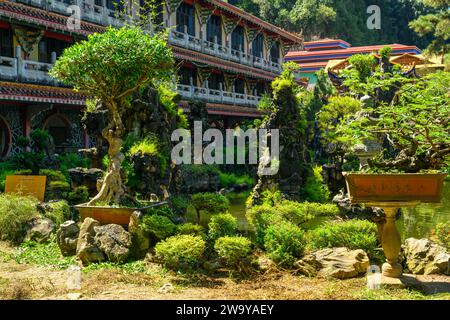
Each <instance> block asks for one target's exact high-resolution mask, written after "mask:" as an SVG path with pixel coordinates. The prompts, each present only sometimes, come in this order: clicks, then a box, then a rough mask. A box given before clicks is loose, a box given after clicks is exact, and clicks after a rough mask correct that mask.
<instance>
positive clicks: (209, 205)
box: [192, 192, 230, 223]
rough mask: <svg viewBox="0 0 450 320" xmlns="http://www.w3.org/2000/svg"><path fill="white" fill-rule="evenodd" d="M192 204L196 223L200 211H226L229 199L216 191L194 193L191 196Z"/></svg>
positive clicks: (213, 212) (228, 206) (211, 212)
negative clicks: (195, 214) (195, 213)
mask: <svg viewBox="0 0 450 320" xmlns="http://www.w3.org/2000/svg"><path fill="white" fill-rule="evenodd" d="M192 206H193V207H194V208H195V211H196V212H197V223H200V212H202V211H205V212H207V213H209V214H219V213H223V212H227V211H228V209H229V208H230V201H229V200H228V199H227V198H226V197H225V196H223V195H221V194H218V193H213V192H205V193H196V194H194V195H193V196H192Z"/></svg>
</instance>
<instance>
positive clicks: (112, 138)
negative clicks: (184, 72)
mask: <svg viewBox="0 0 450 320" xmlns="http://www.w3.org/2000/svg"><path fill="white" fill-rule="evenodd" d="M173 65H174V59H173V57H172V53H171V50H170V48H169V47H168V46H167V45H166V41H165V37H164V36H163V35H162V34H154V35H151V34H149V33H146V32H144V31H143V30H142V29H140V28H139V27H136V26H125V27H123V28H121V29H114V28H111V27H110V28H108V29H106V31H105V32H104V33H102V34H98V33H96V34H92V35H89V36H88V39H87V40H85V41H81V42H78V43H76V44H75V45H73V46H72V47H70V48H68V49H66V50H65V51H64V53H63V55H62V56H61V57H60V58H59V59H58V61H57V62H56V64H55V66H54V68H53V69H52V70H51V72H50V74H51V75H52V76H53V77H55V78H57V79H58V80H59V81H62V82H64V83H66V84H68V85H72V86H73V87H74V89H75V90H77V91H82V92H83V93H85V94H87V95H89V96H91V97H93V98H94V99H96V100H97V101H99V103H98V104H97V106H98V108H100V109H104V110H106V111H107V119H108V122H107V125H106V127H105V128H103V130H102V136H103V138H104V139H105V140H106V141H107V142H108V145H109V147H108V157H109V164H108V168H107V173H106V176H105V178H104V179H103V185H102V187H101V189H100V191H99V193H98V194H97V195H96V196H95V197H94V198H93V199H92V200H91V201H90V202H89V204H90V205H93V204H95V203H96V202H99V201H102V202H104V201H107V202H116V203H119V202H121V200H123V197H124V196H126V191H125V187H124V184H123V181H122V176H121V165H122V161H123V160H124V155H123V154H122V152H121V148H122V145H123V136H124V135H125V133H126V132H125V126H124V124H123V119H122V117H123V115H124V113H125V111H126V109H127V108H129V107H130V100H131V97H132V95H133V94H134V93H136V92H138V91H139V90H141V89H142V88H144V87H146V86H156V85H157V84H159V83H162V82H169V81H171V80H172V77H173V74H174V71H173ZM88 116H89V115H88Z"/></svg>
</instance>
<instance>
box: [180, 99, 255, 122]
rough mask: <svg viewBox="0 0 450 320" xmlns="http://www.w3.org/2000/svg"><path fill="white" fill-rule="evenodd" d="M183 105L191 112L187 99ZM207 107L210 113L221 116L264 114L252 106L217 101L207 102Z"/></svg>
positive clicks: (252, 116)
mask: <svg viewBox="0 0 450 320" xmlns="http://www.w3.org/2000/svg"><path fill="white" fill-rule="evenodd" d="M180 105H181V107H182V108H183V109H184V110H185V111H188V112H189V105H188V103H187V102H186V101H182V102H181V103H180ZM206 108H207V109H208V113H209V114H211V115H221V116H237V117H249V118H259V117H261V116H262V115H263V113H262V112H261V111H259V110H258V109H256V108H251V107H241V106H233V105H226V104H217V103H207V104H206Z"/></svg>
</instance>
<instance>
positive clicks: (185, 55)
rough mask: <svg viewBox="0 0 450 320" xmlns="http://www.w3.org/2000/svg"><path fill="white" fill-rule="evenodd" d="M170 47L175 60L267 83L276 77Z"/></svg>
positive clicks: (250, 68)
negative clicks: (190, 62) (262, 80)
mask: <svg viewBox="0 0 450 320" xmlns="http://www.w3.org/2000/svg"><path fill="white" fill-rule="evenodd" d="M171 47H172V52H173V54H174V56H175V58H177V59H180V60H186V61H194V62H198V63H203V64H207V65H210V66H212V67H215V68H218V69H221V70H226V71H231V72H234V73H238V74H244V75H250V76H252V77H255V78H260V79H264V80H268V81H272V80H273V79H274V78H275V77H277V76H278V75H277V74H275V73H272V72H268V71H264V70H261V69H256V68H252V67H249V66H246V65H242V64H239V63H235V62H232V61H226V60H222V59H220V58H216V57H214V56H210V55H207V54H204V53H200V52H196V51H191V50H189V49H184V48H181V47H177V46H174V45H171Z"/></svg>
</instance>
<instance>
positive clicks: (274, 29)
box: [204, 0, 303, 44]
mask: <svg viewBox="0 0 450 320" xmlns="http://www.w3.org/2000/svg"><path fill="white" fill-rule="evenodd" d="M204 1H205V2H208V3H211V4H213V5H214V6H216V7H219V8H220V9H222V10H226V11H229V12H231V13H234V14H236V15H238V16H240V17H243V18H245V19H246V20H249V21H251V22H253V23H255V24H258V25H260V26H262V27H264V28H266V29H268V30H270V31H272V32H275V33H278V34H279V35H282V36H284V37H285V38H286V39H289V40H290V41H292V42H294V43H297V44H302V43H303V38H302V37H301V36H298V35H296V34H294V33H292V32H289V31H287V30H285V29H283V28H280V27H277V26H275V25H273V24H271V23H269V22H267V21H264V20H262V19H261V18H258V17H256V16H254V15H253V14H251V13H248V12H245V11H244V10H242V9H241V8H238V7H236V6H234V5H232V4H230V3H228V2H225V1H222V0H204Z"/></svg>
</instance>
